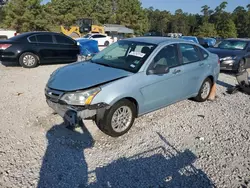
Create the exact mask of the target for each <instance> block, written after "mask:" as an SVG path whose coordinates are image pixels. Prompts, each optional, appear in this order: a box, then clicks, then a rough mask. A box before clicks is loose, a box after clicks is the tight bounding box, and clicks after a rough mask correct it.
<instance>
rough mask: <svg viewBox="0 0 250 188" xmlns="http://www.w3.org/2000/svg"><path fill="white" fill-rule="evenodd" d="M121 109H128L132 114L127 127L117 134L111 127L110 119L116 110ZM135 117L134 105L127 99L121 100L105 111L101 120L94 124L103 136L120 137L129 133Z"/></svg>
mask: <svg viewBox="0 0 250 188" xmlns="http://www.w3.org/2000/svg"><path fill="white" fill-rule="evenodd" d="M121 107H128V108H129V109H130V110H131V112H132V117H131V120H130V123H129V125H128V126H125V127H126V129H125V130H123V131H121V132H118V131H116V130H115V129H114V128H113V127H112V118H113V115H114V113H115V112H116V110H118V109H120V108H121ZM97 116H98V114H97ZM135 117H136V106H135V104H134V103H132V102H131V101H129V100H127V99H123V100H120V101H118V102H117V103H115V104H114V105H113V106H112V107H111V108H110V109H108V110H106V111H105V113H104V115H103V118H102V119H100V120H99V121H98V122H97V121H96V124H97V126H98V128H99V129H100V130H101V131H102V132H104V133H105V134H107V135H109V136H111V137H119V136H122V135H124V134H125V133H127V132H128V131H129V129H130V128H131V127H132V125H133V123H134V120H135ZM97 119H98V118H97Z"/></svg>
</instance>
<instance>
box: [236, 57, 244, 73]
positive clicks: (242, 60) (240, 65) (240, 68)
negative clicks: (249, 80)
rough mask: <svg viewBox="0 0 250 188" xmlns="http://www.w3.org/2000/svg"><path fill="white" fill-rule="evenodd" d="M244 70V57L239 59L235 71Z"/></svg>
mask: <svg viewBox="0 0 250 188" xmlns="http://www.w3.org/2000/svg"><path fill="white" fill-rule="evenodd" d="M244 70H245V61H244V59H241V60H240V62H239V66H238V70H237V73H241V72H243V71H244Z"/></svg>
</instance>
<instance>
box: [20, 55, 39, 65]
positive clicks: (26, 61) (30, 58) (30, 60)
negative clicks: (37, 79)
mask: <svg viewBox="0 0 250 188" xmlns="http://www.w3.org/2000/svg"><path fill="white" fill-rule="evenodd" d="M35 62H36V59H35V58H34V56H32V55H26V56H24V57H23V63H24V64H25V65H26V66H32V65H34V64H35Z"/></svg>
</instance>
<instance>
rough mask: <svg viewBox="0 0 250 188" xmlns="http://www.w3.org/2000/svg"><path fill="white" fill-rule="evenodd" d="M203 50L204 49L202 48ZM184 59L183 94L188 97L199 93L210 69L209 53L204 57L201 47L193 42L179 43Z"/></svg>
mask: <svg viewBox="0 0 250 188" xmlns="http://www.w3.org/2000/svg"><path fill="white" fill-rule="evenodd" d="M201 50H202V49H201ZM179 51H180V54H181V59H182V60H181V61H182V64H183V66H182V68H183V69H182V71H183V72H182V75H183V91H182V92H183V94H184V95H185V96H187V97H191V96H194V95H196V94H197V93H198V91H199V89H200V87H201V84H202V82H203V81H204V79H205V76H206V75H207V72H208V71H209V69H208V68H209V66H210V64H209V62H208V61H207V57H208V54H207V55H205V54H204V57H202V55H201V53H200V49H199V47H197V46H196V45H192V44H185V43H181V44H179Z"/></svg>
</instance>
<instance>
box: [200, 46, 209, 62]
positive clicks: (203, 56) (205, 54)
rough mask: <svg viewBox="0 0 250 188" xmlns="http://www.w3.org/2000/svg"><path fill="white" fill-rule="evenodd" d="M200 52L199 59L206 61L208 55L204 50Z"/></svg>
mask: <svg viewBox="0 0 250 188" xmlns="http://www.w3.org/2000/svg"><path fill="white" fill-rule="evenodd" d="M200 52H201V57H202V58H203V59H207V57H208V53H207V52H206V51H205V50H203V49H202V48H200Z"/></svg>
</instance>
